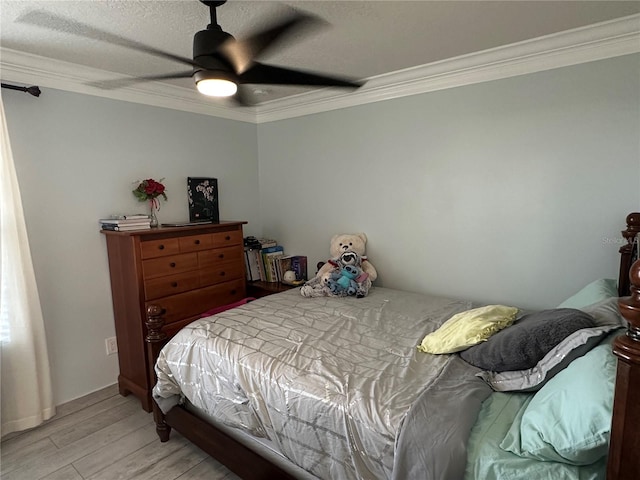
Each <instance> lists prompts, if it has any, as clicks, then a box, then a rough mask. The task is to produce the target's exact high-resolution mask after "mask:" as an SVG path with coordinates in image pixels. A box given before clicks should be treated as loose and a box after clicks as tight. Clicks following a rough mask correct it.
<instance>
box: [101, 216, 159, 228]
mask: <svg viewBox="0 0 640 480" xmlns="http://www.w3.org/2000/svg"><path fill="white" fill-rule="evenodd" d="M99 222H100V226H101V227H102V230H112V231H116V232H127V231H131V230H147V229H149V228H151V218H150V217H149V215H144V214H134V215H111V217H109V218H101V219H100V220H99Z"/></svg>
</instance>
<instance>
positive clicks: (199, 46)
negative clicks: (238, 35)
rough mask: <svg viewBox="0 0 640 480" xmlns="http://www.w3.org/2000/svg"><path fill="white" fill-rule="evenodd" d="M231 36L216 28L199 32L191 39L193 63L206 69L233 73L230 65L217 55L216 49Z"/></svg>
mask: <svg viewBox="0 0 640 480" xmlns="http://www.w3.org/2000/svg"><path fill="white" fill-rule="evenodd" d="M229 39H233V36H232V35H230V34H228V33H227V32H224V31H223V30H222V29H220V28H218V29H215V30H201V31H199V32H198V33H196V34H195V35H194V37H193V61H194V62H195V63H197V64H198V65H199V66H201V67H203V68H206V69H224V70H228V71H233V69H232V67H231V65H230V64H229V63H228V62H227V61H225V60H224V59H223V58H222V57H221V56H220V54H219V53H218V48H219V47H220V45H222V44H223V43H224V42H225V41H227V40H229Z"/></svg>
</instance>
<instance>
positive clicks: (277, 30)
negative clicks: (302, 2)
mask: <svg viewBox="0 0 640 480" xmlns="http://www.w3.org/2000/svg"><path fill="white" fill-rule="evenodd" d="M322 25H327V23H326V22H325V21H324V20H321V19H320V18H319V17H315V16H312V15H309V14H305V13H300V12H295V13H294V14H293V15H290V16H289V17H288V18H286V19H284V20H281V21H280V22H278V23H277V24H274V25H272V26H270V27H269V28H267V29H264V30H262V31H259V32H256V33H254V34H252V35H250V36H248V37H247V38H244V39H241V40H236V39H234V38H230V39H229V40H227V41H226V42H224V43H223V44H222V45H221V46H220V52H221V53H222V55H224V57H225V58H226V59H227V60H228V61H229V62H230V63H231V64H232V65H233V67H234V69H235V71H236V73H238V74H242V73H244V72H245V71H246V70H247V69H248V68H249V67H250V66H251V63H252V62H253V60H254V59H255V58H257V57H258V56H259V55H263V54H265V53H266V52H267V51H269V50H270V49H272V48H274V47H275V46H276V45H277V44H278V43H279V42H281V41H282V40H284V39H285V38H286V37H287V35H291V34H293V33H295V32H301V31H303V30H305V32H308V31H309V30H311V29H312V28H314V27H319V26H322Z"/></svg>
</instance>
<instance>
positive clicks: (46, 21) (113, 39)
mask: <svg viewBox="0 0 640 480" xmlns="http://www.w3.org/2000/svg"><path fill="white" fill-rule="evenodd" d="M16 21H17V22H20V23H25V24H28V25H34V26H37V27H41V28H46V29H48V30H54V31H58V32H62V33H67V34H70V35H76V36H78V37H83V38H90V39H92V40H99V41H101V42H106V43H111V44H114V45H119V46H121V47H124V48H129V49H131V50H136V51H139V52H144V53H148V54H149V55H155V56H156V57H160V58H166V59H169V60H173V61H175V62H180V63H183V64H186V65H195V64H194V62H193V60H192V59H190V58H186V57H181V56H179V55H174V54H172V53H169V52H165V51H163V50H158V49H157V48H153V47H150V46H148V45H144V44H143V43H140V42H136V41H135V40H129V39H127V38H124V37H121V36H119V35H115V34H113V33H109V32H107V31H105V30H101V29H99V28H96V27H92V26H90V25H87V24H85V23H82V22H78V21H76V20H71V19H68V18H65V17H61V16H58V15H55V14H53V13H49V12H44V11H41V10H34V11H31V12H28V13H25V14H24V15H22V16H20V17H19V18H18V19H17V20H16Z"/></svg>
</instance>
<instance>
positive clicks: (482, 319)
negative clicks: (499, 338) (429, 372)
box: [418, 305, 518, 353]
mask: <svg viewBox="0 0 640 480" xmlns="http://www.w3.org/2000/svg"><path fill="white" fill-rule="evenodd" d="M517 313H518V309H517V308H515V307H506V306H504V305H487V306H486V307H480V308H474V309H473V310H467V311H466V312H460V313H457V314H455V315H454V316H453V317H451V318H450V319H449V320H447V321H446V322H444V323H443V324H442V325H441V326H440V328H438V329H437V330H436V331H435V332H432V333H430V334H429V335H427V336H426V337H424V339H423V340H422V343H421V344H420V345H418V350H420V351H421V352H425V353H454V352H459V351H461V350H464V349H466V348H469V347H471V346H473V345H475V344H477V343H480V342H485V341H486V340H487V339H488V338H489V337H490V336H491V335H493V334H494V333H496V332H498V331H500V330H502V329H503V328H505V327H508V326H509V325H511V324H512V323H513V321H514V320H515V318H516V314H517Z"/></svg>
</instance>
